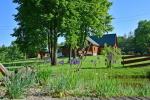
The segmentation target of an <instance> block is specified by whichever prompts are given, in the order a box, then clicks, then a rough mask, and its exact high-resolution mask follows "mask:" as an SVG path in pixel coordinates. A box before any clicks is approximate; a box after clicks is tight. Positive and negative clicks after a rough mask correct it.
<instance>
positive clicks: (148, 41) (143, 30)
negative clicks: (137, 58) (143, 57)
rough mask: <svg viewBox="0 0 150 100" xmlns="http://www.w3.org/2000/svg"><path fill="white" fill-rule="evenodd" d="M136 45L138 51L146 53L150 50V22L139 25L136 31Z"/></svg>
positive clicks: (146, 21) (141, 22) (144, 21)
mask: <svg viewBox="0 0 150 100" xmlns="http://www.w3.org/2000/svg"><path fill="white" fill-rule="evenodd" d="M135 43H136V47H137V48H136V49H137V51H139V52H141V53H144V52H148V51H149V50H150V21H148V20H143V21H140V22H139V23H138V28H137V29H136V30H135Z"/></svg>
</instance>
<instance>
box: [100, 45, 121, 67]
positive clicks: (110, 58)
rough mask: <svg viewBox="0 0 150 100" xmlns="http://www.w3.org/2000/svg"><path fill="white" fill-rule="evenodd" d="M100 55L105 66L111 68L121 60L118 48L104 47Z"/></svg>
mask: <svg viewBox="0 0 150 100" xmlns="http://www.w3.org/2000/svg"><path fill="white" fill-rule="evenodd" d="M102 55H104V57H105V61H106V66H107V67H109V68H111V67H112V65H113V64H115V63H117V61H120V59H121V50H120V49H119V48H115V47H111V46H107V45H105V46H104V49H103V50H102Z"/></svg>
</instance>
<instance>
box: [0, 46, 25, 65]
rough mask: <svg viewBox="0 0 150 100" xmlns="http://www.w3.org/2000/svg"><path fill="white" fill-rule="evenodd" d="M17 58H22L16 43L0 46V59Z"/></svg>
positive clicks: (9, 59) (4, 60)
mask: <svg viewBox="0 0 150 100" xmlns="http://www.w3.org/2000/svg"><path fill="white" fill-rule="evenodd" d="M18 59H23V54H22V52H20V50H19V49H18V47H17V45H15V44H12V45H11V46H9V47H5V46H2V47H0V61H1V62H9V61H14V60H18Z"/></svg>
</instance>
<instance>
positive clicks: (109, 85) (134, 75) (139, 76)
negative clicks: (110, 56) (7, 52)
mask: <svg viewBox="0 0 150 100" xmlns="http://www.w3.org/2000/svg"><path fill="white" fill-rule="evenodd" d="M61 60H62V59H59V61H61ZM93 60H94V61H96V65H95V64H94V63H93ZM64 61H65V62H67V58H65V59H64ZM41 62H42V63H37V62H35V63H32V64H33V65H34V66H35V67H36V68H38V69H40V70H44V71H45V72H44V71H43V73H42V74H43V76H44V77H47V76H46V73H47V71H48V70H50V72H49V74H50V75H49V74H48V79H47V80H44V85H43V86H42V91H44V92H46V93H47V94H49V95H51V96H54V97H63V96H79V97H81V96H93V97H100V96H103V97H112V96H149V95H150V80H149V79H150V66H145V67H144V66H142V67H138V68H124V67H123V66H122V65H121V64H120V63H117V64H115V65H114V67H113V68H112V69H110V68H107V67H106V66H105V60H104V58H103V57H102V56H100V58H99V59H97V57H96V56H95V57H92V56H91V57H86V58H85V59H84V60H83V64H82V66H81V67H80V69H79V71H78V70H77V69H78V66H77V65H72V66H70V65H69V64H64V65H57V66H50V64H49V63H45V62H44V61H41ZM21 63H23V62H21ZM32 64H31V65H32ZM10 65H11V64H10ZM9 67H11V66H9ZM12 67H13V66H12Z"/></svg>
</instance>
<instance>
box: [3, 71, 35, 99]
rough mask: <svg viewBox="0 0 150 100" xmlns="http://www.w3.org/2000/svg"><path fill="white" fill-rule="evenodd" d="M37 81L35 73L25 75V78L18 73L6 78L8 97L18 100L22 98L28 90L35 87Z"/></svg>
mask: <svg viewBox="0 0 150 100" xmlns="http://www.w3.org/2000/svg"><path fill="white" fill-rule="evenodd" d="M34 81H35V74H34V73H28V72H27V73H25V76H23V75H22V73H18V74H16V75H14V76H11V77H10V78H8V77H7V78H5V82H4V84H5V86H6V89H7V95H8V96H9V97H10V98H11V99H18V98H21V97H22V96H23V95H24V93H25V91H26V90H27V88H29V87H30V86H31V85H33V83H34Z"/></svg>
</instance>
